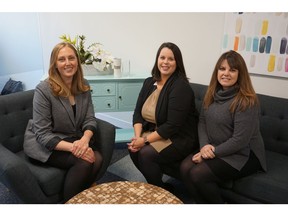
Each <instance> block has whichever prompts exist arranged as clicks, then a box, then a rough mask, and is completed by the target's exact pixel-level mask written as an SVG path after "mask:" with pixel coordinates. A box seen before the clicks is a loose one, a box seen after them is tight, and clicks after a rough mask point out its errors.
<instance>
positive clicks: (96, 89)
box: [90, 82, 116, 96]
mask: <svg viewBox="0 0 288 216" xmlns="http://www.w3.org/2000/svg"><path fill="white" fill-rule="evenodd" d="M90 87H91V94H92V96H109V95H116V83H113V82H107V83H91V84H90Z"/></svg>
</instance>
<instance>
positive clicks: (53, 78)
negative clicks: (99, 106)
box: [48, 42, 90, 97]
mask: <svg viewBox="0 0 288 216" xmlns="http://www.w3.org/2000/svg"><path fill="white" fill-rule="evenodd" d="M64 47H69V48H71V49H72V50H73V51H74V53H75V56H76V58H77V61H78V68H77V71H76V73H75V74H74V76H73V80H72V87H71V90H70V89H69V88H68V86H66V84H65V83H64V82H63V80H62V78H61V76H60V73H59V71H58V69H57V65H56V64H57V58H58V54H59V51H60V50H61V49H63V48H64ZM48 73H49V78H48V79H49V83H50V87H51V89H52V92H53V94H54V95H56V96H63V97H69V96H70V95H77V94H80V93H83V92H86V91H89V90H90V87H89V85H86V84H85V82H84V77H83V70H82V67H81V64H80V59H79V55H78V53H77V50H76V49H75V47H74V46H73V45H72V44H70V43H66V42H61V43H58V44H57V45H56V46H55V47H54V48H53V50H52V52H51V56H50V66H49V72H48Z"/></svg>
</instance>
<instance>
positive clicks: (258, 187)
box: [233, 151, 288, 204]
mask: <svg viewBox="0 0 288 216" xmlns="http://www.w3.org/2000/svg"><path fill="white" fill-rule="evenodd" d="M266 159H267V172H266V173H257V174H254V175H251V176H248V177H245V178H242V179H239V180H237V181H236V182H234V187H233V190H234V191H235V192H236V193H238V194H241V195H244V196H247V197H250V198H252V199H254V200H258V201H260V202H262V203H278V204H280V203H288V156H286V155H283V154H279V153H276V152H271V151H266Z"/></svg>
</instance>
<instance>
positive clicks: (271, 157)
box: [191, 83, 288, 204]
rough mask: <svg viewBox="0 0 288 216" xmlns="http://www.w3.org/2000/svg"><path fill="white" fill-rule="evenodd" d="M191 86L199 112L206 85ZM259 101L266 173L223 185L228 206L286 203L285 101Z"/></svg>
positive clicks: (264, 97) (287, 141) (263, 98)
mask: <svg viewBox="0 0 288 216" xmlns="http://www.w3.org/2000/svg"><path fill="white" fill-rule="evenodd" d="M191 87H192V89H193V90H194V93H195V102H196V106H197V109H198V110H199V111H200V109H201V105H202V101H203V97H204V95H205V92H206V89H207V86H205V85H201V84H196V83H191ZM258 98H259V100H260V106H261V117H260V129H261V133H262V136H263V139H264V143H265V149H266V160H267V169H268V171H267V172H266V173H257V174H254V175H251V176H248V177H245V178H242V179H239V180H237V181H235V182H227V184H225V185H223V188H222V193H223V196H224V197H225V199H226V201H227V202H228V203H277V204H281V203H288V99H284V98H277V97H272V96H267V95H261V94H258Z"/></svg>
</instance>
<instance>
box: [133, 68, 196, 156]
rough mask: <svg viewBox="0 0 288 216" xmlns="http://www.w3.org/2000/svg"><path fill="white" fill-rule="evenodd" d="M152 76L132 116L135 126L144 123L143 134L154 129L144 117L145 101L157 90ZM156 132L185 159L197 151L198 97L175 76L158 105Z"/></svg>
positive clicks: (187, 85)
mask: <svg viewBox="0 0 288 216" xmlns="http://www.w3.org/2000/svg"><path fill="white" fill-rule="evenodd" d="M154 83H155V81H154V80H153V78H152V77H149V78H147V79H146V80H145V81H144V84H143V86H142V89H141V91H140V93H139V97H138V100H137V103H136V108H135V110H134V115H133V125H134V124H136V123H142V125H143V132H144V131H148V130H151V129H154V128H155V125H153V124H152V123H149V122H147V121H145V120H144V119H143V117H142V115H141V110H142V106H143V104H144V102H145V101H146V99H147V98H148V97H149V95H150V94H151V93H152V92H153V91H154V90H155V88H156V86H155V85H154ZM155 116H156V125H157V133H158V134H159V135H160V136H161V137H162V138H164V139H168V138H169V139H170V140H171V141H172V145H173V146H174V147H175V148H176V149H177V152H178V153H180V154H181V155H182V156H183V157H185V156H187V155H188V154H190V153H191V152H192V151H194V150H196V149H198V147H199V144H198V132H197V124H198V112H197V110H196V107H195V97H194V92H193V90H192V88H191V87H190V85H189V82H187V81H186V80H184V79H183V78H181V77H178V76H177V74H176V73H174V74H173V75H172V76H171V77H170V78H169V79H168V80H167V82H166V83H165V85H164V86H163V88H162V90H161V92H160V95H159V99H158V102H157V105H156V113H155Z"/></svg>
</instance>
